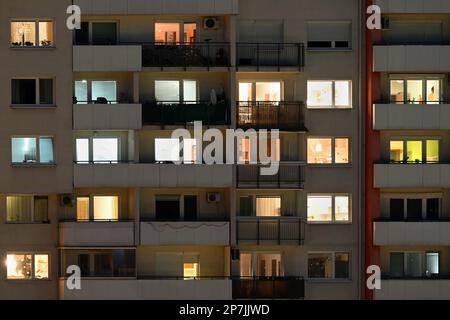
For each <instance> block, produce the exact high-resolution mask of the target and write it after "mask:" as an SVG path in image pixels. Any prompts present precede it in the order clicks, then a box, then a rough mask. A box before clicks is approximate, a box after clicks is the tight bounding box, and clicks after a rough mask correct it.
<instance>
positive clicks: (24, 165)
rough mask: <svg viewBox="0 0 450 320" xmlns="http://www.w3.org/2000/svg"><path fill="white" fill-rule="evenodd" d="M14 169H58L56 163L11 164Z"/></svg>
mask: <svg viewBox="0 0 450 320" xmlns="http://www.w3.org/2000/svg"><path fill="white" fill-rule="evenodd" d="M11 166H12V167H18V168H20V167H56V163H11Z"/></svg>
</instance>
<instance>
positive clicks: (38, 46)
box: [9, 18, 56, 49]
mask: <svg viewBox="0 0 450 320" xmlns="http://www.w3.org/2000/svg"><path fill="white" fill-rule="evenodd" d="M13 22H18V23H20V22H34V25H35V39H34V43H35V45H34V46H25V45H22V46H15V45H13V44H12V42H11V40H12V39H11V24H12V23H13ZM39 22H51V23H52V33H53V42H52V45H50V46H41V45H40V43H39V33H40V32H39ZM9 45H10V48H14V49H17V48H20V49H25V48H33V49H36V48H43V49H49V48H51V49H53V48H56V28H55V20H53V19H36V18H34V19H12V20H10V21H9Z"/></svg>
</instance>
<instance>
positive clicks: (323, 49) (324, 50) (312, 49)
mask: <svg viewBox="0 0 450 320" xmlns="http://www.w3.org/2000/svg"><path fill="white" fill-rule="evenodd" d="M306 51H311V52H352V51H353V48H306Z"/></svg>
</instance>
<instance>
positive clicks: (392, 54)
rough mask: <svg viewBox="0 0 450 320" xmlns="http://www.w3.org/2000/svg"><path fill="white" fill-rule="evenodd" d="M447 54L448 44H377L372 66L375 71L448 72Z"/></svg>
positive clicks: (449, 46) (449, 54) (449, 51)
mask: <svg viewBox="0 0 450 320" xmlns="http://www.w3.org/2000/svg"><path fill="white" fill-rule="evenodd" d="M449 56H450V45H377V46H375V47H374V61H373V67H374V71H375V72H416V73H420V72H426V73H430V72H449V71H450V60H449V59H448V57H449ZM424 57H426V59H425V58H424Z"/></svg>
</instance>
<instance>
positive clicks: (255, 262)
mask: <svg viewBox="0 0 450 320" xmlns="http://www.w3.org/2000/svg"><path fill="white" fill-rule="evenodd" d="M242 254H249V255H250V256H251V260H250V264H251V266H250V267H251V271H252V275H251V277H261V276H258V275H257V274H258V269H259V266H258V256H259V255H261V254H278V255H280V270H279V271H280V276H279V277H281V278H282V277H284V276H285V274H286V270H285V267H286V266H285V263H286V261H285V253H284V252H283V251H281V250H279V251H270V250H261V251H251V250H242V251H240V252H239V275H240V274H241V265H240V261H241V255H242Z"/></svg>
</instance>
